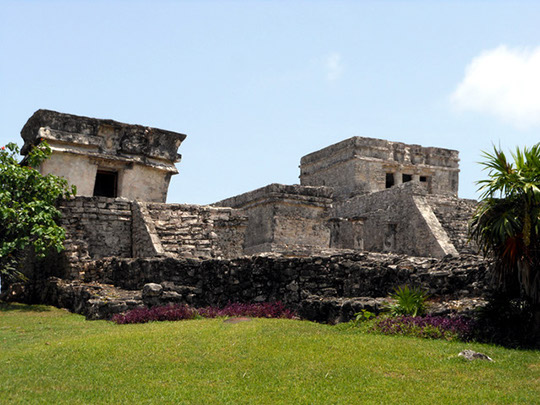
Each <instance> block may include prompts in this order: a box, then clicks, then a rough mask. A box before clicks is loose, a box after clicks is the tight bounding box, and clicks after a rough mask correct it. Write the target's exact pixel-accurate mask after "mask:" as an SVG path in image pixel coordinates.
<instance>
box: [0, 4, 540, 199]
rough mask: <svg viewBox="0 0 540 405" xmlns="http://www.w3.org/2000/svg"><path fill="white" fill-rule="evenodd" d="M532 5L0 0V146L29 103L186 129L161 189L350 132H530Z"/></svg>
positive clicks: (486, 135)
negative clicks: (170, 175) (166, 184)
mask: <svg viewBox="0 0 540 405" xmlns="http://www.w3.org/2000/svg"><path fill="white" fill-rule="evenodd" d="M539 17H540V2H538V1H534V2H533V1H531V2H525V1H523V2H519V1H513V2H510V1H508V2H497V1H461V2H450V1H431V2H428V1H309V2H308V1H224V0H222V1H204V0H202V1H158V0H154V1H146V2H142V1H139V2H138V1H92V2H90V1H44V0H41V1H20V0H19V1H6V0H0V122H1V124H2V131H1V132H0V143H2V144H4V143H7V142H10V141H15V142H18V143H19V144H20V143H21V138H20V135H19V132H20V130H21V128H22V126H23V125H24V123H25V122H26V120H27V119H28V118H29V117H30V116H31V115H32V113H33V112H34V111H35V110H37V109H39V108H46V109H52V110H56V111H61V112H66V113H72V114H79V115H85V116H92V117H98V118H111V119H114V120H117V121H122V122H127V123H132V124H142V125H147V126H153V127H158V128H164V129H169V130H172V131H177V132H182V133H185V134H187V135H188V137H187V139H186V140H185V141H184V143H183V144H182V146H181V148H180V151H179V152H180V153H181V154H182V155H183V160H182V162H181V163H179V164H178V165H177V166H178V169H179V172H180V173H179V174H178V175H177V176H175V177H174V178H173V180H172V181H171V186H170V189H169V198H168V201H169V202H180V203H198V204H204V203H212V202H215V201H218V200H220V199H223V198H226V197H229V196H233V195H236V194H239V193H242V192H246V191H249V190H252V189H255V188H258V187H261V186H264V185H266V184H269V183H284V184H294V183H298V175H299V169H298V165H299V161H300V157H302V156H303V155H305V154H307V153H310V152H312V151H315V150H318V149H320V148H322V147H325V146H328V145H330V144H332V143H336V142H339V141H340V140H343V139H346V138H349V137H352V136H368V137H375V138H383V139H389V140H392V141H401V142H405V143H416V144H421V145H424V146H440V147H445V148H452V149H457V150H459V151H460V157H461V170H462V171H461V176H460V196H461V197H464V198H474V197H475V196H476V193H475V190H476V186H475V185H474V182H475V181H476V180H479V179H480V178H482V176H484V174H483V172H482V171H481V168H480V167H479V165H478V164H477V163H476V162H478V161H479V160H480V159H481V156H480V153H481V150H488V149H490V148H491V145H492V144H496V145H499V144H500V145H501V146H502V147H503V148H505V149H509V148H514V147H515V146H517V145H520V146H524V145H528V146H531V145H533V144H534V143H537V142H539V141H540V136H539V131H540V24H539V23H538V19H539Z"/></svg>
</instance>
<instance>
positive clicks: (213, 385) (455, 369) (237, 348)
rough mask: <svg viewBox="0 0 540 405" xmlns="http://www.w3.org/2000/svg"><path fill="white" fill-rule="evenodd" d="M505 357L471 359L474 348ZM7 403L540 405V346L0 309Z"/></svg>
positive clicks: (0, 396) (266, 323) (288, 325)
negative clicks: (466, 354)
mask: <svg viewBox="0 0 540 405" xmlns="http://www.w3.org/2000/svg"><path fill="white" fill-rule="evenodd" d="M465 348H470V349H473V350H477V351H481V352H483V353H486V354H488V355H489V356H491V357H492V358H493V359H495V362H493V363H490V362H485V361H476V362H467V361H465V360H463V359H461V358H458V357H457V354H458V353H459V352H460V351H461V350H463V349H465ZM0 403H2V404H11V403H21V404H34V403H43V404H64V403H65V404H77V403H85V404H87V403H88V404H89V403H92V404H98V403H107V404H128V403H129V404H131V403H135V404H137V403H140V404H151V403H155V404H162V403H163V404H209V403H212V404H355V403H368V404H369V403H374V404H392V403H395V404H398V403H399V404H423V403H425V404H440V403H449V404H497V403H501V404H503V403H504V404H508V403H523V404H534V403H540V352H539V351H519V350H508V349H504V348H500V347H495V346H488V345H479V344H465V343H456V342H444V341H435V340H422V339H416V338H405V337H390V336H380V335H368V334H363V333H360V332H357V331H355V330H351V329H347V330H344V329H342V328H336V327H332V326H326V325H319V324H316V323H311V322H305V321H293V320H275V319H254V320H252V321H249V322H241V323H236V324H231V323H224V322H223V319H206V320H192V321H182V322H161V323H149V324H142V325H115V324H113V323H110V322H105V321H86V320H85V319H84V318H83V317H82V316H79V315H74V314H70V313H68V312H66V311H64V310H60V309H56V308H52V307H44V306H24V305H11V306H9V307H6V306H0Z"/></svg>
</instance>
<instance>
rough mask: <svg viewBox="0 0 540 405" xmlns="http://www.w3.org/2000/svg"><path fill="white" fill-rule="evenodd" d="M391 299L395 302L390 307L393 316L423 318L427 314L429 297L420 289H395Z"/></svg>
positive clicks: (404, 287)
mask: <svg viewBox="0 0 540 405" xmlns="http://www.w3.org/2000/svg"><path fill="white" fill-rule="evenodd" d="M390 298H392V299H393V300H395V302H394V303H391V304H389V305H388V310H389V312H390V315H392V316H403V315H405V316H422V315H424V314H425V313H426V299H427V298H428V295H427V294H426V293H425V292H424V291H422V290H421V289H420V288H418V287H412V288H409V286H406V285H405V286H401V287H397V288H395V289H394V293H393V294H391V295H390Z"/></svg>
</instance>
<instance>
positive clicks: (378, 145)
mask: <svg viewBox="0 0 540 405" xmlns="http://www.w3.org/2000/svg"><path fill="white" fill-rule="evenodd" d="M458 176H459V158H458V152H457V151H455V150H450V149H442V148H433V147H429V148H426V147H423V146H420V145H406V144H404V143H401V142H390V141H385V140H383V139H375V138H363V137H359V136H357V137H354V138H349V139H346V140H344V141H342V142H339V143H336V144H334V145H331V146H328V147H326V148H324V149H321V150H319V151H317V152H313V153H310V154H309V155H306V156H304V157H303V158H302V159H301V160H300V183H301V184H302V185H305V186H329V187H332V188H333V189H334V192H335V195H336V197H339V198H349V197H351V196H354V195H356V194H363V193H371V192H375V191H381V190H384V189H387V188H391V187H393V186H395V185H399V184H402V183H406V182H409V181H413V182H417V183H420V184H421V185H422V186H423V187H424V188H425V189H426V190H427V192H428V193H429V194H450V195H454V196H457V193H458Z"/></svg>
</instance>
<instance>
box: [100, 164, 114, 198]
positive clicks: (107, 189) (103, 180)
mask: <svg viewBox="0 0 540 405" xmlns="http://www.w3.org/2000/svg"><path fill="white" fill-rule="evenodd" d="M117 188H118V173H117V172H113V171H107V170H98V171H97V173H96V182H95V184H94V196H100V197H110V198H115V197H117Z"/></svg>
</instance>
